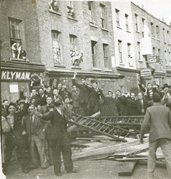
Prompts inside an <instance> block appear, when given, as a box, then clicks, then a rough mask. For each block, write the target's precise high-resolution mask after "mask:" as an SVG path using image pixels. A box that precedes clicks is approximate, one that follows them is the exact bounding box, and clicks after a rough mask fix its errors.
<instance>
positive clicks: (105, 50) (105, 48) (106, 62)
mask: <svg viewBox="0 0 171 179" xmlns="http://www.w3.org/2000/svg"><path fill="white" fill-rule="evenodd" d="M108 54H109V48H108V44H103V57H104V66H105V67H107V68H109V67H110V64H109V57H108Z"/></svg>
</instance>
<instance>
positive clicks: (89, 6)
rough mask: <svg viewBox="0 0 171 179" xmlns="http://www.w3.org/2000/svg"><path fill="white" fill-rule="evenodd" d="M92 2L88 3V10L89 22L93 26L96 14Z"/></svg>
mask: <svg viewBox="0 0 171 179" xmlns="http://www.w3.org/2000/svg"><path fill="white" fill-rule="evenodd" d="M93 5H94V3H93V1H88V10H89V16H90V22H91V23H93V24H96V13H95V8H94V6H93Z"/></svg>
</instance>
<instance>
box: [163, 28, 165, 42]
mask: <svg viewBox="0 0 171 179" xmlns="http://www.w3.org/2000/svg"><path fill="white" fill-rule="evenodd" d="M163 41H164V42H166V35H165V29H164V28H163Z"/></svg>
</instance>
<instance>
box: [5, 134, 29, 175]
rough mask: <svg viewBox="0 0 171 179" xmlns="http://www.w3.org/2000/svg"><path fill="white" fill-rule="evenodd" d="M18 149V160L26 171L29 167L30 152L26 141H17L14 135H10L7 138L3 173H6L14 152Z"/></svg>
mask: <svg viewBox="0 0 171 179" xmlns="http://www.w3.org/2000/svg"><path fill="white" fill-rule="evenodd" d="M15 146H16V147H17V159H18V161H19V163H20V165H21V167H22V169H23V170H24V169H26V168H27V167H28V165H29V161H30V160H29V156H30V155H29V150H27V145H26V141H25V140H24V139H16V137H13V136H12V135H10V134H8V136H7V138H6V149H5V164H4V166H3V171H4V173H6V171H7V168H8V166H9V164H10V160H11V156H12V152H13V150H14V148H15Z"/></svg>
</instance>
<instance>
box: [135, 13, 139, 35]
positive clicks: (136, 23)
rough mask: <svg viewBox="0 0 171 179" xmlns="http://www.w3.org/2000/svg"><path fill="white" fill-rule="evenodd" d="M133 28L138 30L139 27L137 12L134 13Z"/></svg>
mask: <svg viewBox="0 0 171 179" xmlns="http://www.w3.org/2000/svg"><path fill="white" fill-rule="evenodd" d="M135 30H136V32H138V31H139V27H138V15H137V14H135Z"/></svg>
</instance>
